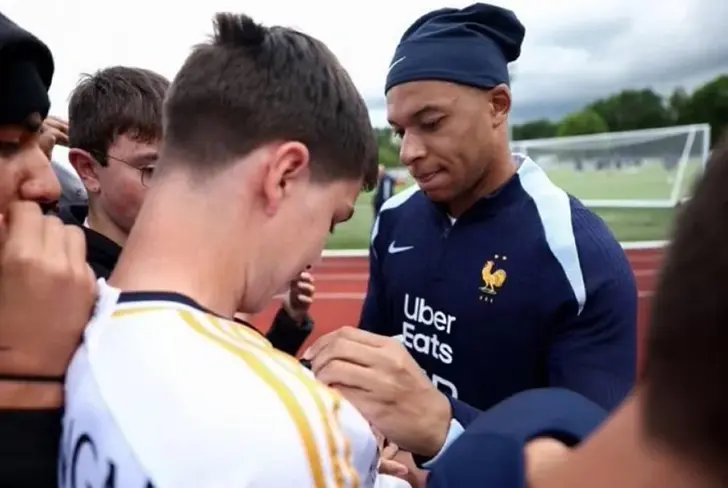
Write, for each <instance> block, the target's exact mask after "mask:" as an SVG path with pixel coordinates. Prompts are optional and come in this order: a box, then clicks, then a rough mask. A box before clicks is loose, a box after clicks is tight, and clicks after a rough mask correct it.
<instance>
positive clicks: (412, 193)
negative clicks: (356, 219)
mask: <svg viewBox="0 0 728 488" xmlns="http://www.w3.org/2000/svg"><path fill="white" fill-rule="evenodd" d="M426 198H427V197H426V196H425V195H424V193H423V192H422V190H420V188H419V187H418V186H417V185H412V186H410V187H409V188H406V189H404V190H402V191H400V192H399V193H397V194H395V195H394V196H392V197H391V198H389V199H388V200H386V201H385V202H384V204H382V208H381V209H380V210H379V215H377V219H376V221H375V222H374V229H373V230H372V238H371V240H372V243H374V240H375V239H376V237H377V236H378V235H380V234H386V233H388V230H389V229H391V228H392V227H393V226H395V225H396V224H397V222H399V221H400V220H401V219H402V216H403V215H406V214H409V213H411V212H418V211H419V210H420V209H421V208H422V206H423V205H424V204H426V203H427V202H426Z"/></svg>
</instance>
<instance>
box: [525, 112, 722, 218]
mask: <svg viewBox="0 0 728 488" xmlns="http://www.w3.org/2000/svg"><path fill="white" fill-rule="evenodd" d="M511 148H512V151H513V152H516V153H521V154H525V155H527V156H529V157H530V158H531V159H533V160H534V161H535V162H536V163H537V164H539V165H540V166H541V167H542V168H543V169H544V170H545V171H546V173H547V174H548V175H549V176H550V177H551V179H552V180H553V181H554V183H556V184H557V185H559V186H560V187H562V188H563V189H564V190H566V191H567V192H569V193H571V194H572V195H574V196H575V197H577V198H579V199H580V200H582V202H584V204H585V205H587V206H589V207H613V208H671V207H674V206H675V205H676V204H677V203H678V202H679V201H680V200H681V199H683V198H684V197H686V196H687V193H688V192H689V190H690V187H691V185H692V182H693V180H694V178H695V176H697V175H698V174H699V173H700V172H701V171H702V169H703V165H704V164H705V162H706V160H707V157H708V153H709V148H710V126H709V125H707V124H696V125H686V126H676V127H663V128H659V129H647V130H638V131H629V132H608V133H603V134H594V135H586V136H574V137H558V138H549V139H531V140H526V141H513V142H512V143H511Z"/></svg>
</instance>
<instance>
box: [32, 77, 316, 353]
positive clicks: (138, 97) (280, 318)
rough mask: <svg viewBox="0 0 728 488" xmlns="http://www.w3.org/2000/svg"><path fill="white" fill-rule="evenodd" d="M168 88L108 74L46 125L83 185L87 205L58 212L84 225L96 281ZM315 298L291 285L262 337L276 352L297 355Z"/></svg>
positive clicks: (147, 164)
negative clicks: (63, 115) (64, 148)
mask: <svg viewBox="0 0 728 488" xmlns="http://www.w3.org/2000/svg"><path fill="white" fill-rule="evenodd" d="M168 88H169V80H167V79H166V78H164V77H163V76H161V75H159V74H157V73H155V72H153V71H149V70H146V69H142V68H132V67H126V66H114V67H111V68H106V69H103V70H100V71H97V72H96V73H94V74H93V75H87V76H85V77H84V78H83V79H82V80H81V81H80V82H79V84H78V85H77V86H76V88H75V90H74V91H73V93H72V94H71V98H70V102H69V106H68V115H69V120H68V123H67V124H66V123H64V122H63V121H61V120H59V119H57V118H49V119H48V120H47V122H46V124H45V125H46V129H47V131H49V132H52V133H53V135H54V137H55V139H56V142H57V143H59V144H64V142H65V141H67V144H68V146H69V153H68V158H69V161H70V162H71V165H72V166H73V167H74V169H75V170H76V172H77V173H78V175H79V177H80V178H81V180H82V181H83V185H84V186H85V187H86V192H87V194H88V205H84V204H77V205H67V206H62V207H61V209H60V212H59V215H60V217H61V219H63V221H64V222H66V223H67V224H75V225H78V226H82V227H83V230H84V232H85V234H86V242H87V246H88V249H87V259H88V262H89V264H90V265H91V267H92V268H93V270H94V272H95V273H96V276H97V277H99V278H108V277H109V276H110V275H111V272H112V271H113V269H114V267H115V266H116V262H117V260H118V259H119V255H120V254H121V249H122V247H123V246H124V244H125V243H126V239H127V236H128V235H129V232H130V230H131V228H132V226H133V225H134V221H135V220H136V218H137V214H138V213H139V209H140V207H141V204H142V201H143V200H144V196H145V194H146V190H147V188H148V187H149V186H150V185H151V182H152V177H153V175H154V168H155V163H156V161H157V154H158V149H159V141H160V139H161V137H162V103H163V101H164V97H165V95H166V92H167V89H168ZM64 132H65V133H66V134H64ZM66 135H67V137H66ZM314 293H315V288H314V284H313V278H312V277H311V275H310V274H309V273H308V272H302V273H301V274H300V275H299V276H298V277H297V278H296V279H295V280H293V281H292V282H291V286H290V289H289V292H288V294H287V295H286V296H285V297H284V300H283V304H282V306H281V308H280V310H279V311H278V313H277V314H276V315H275V318H274V319H273V323H272V325H271V327H270V329H269V331H268V333H267V335H266V337H267V338H268V340H269V341H270V342H271V343H272V344H273V346H274V347H276V348H277V349H279V350H281V351H284V352H286V353H288V354H291V355H295V354H296V353H297V352H298V350H299V349H300V348H301V346H302V345H303V343H304V342H305V341H306V339H307V338H308V337H309V335H311V332H312V331H313V327H314V323H313V320H312V319H311V317H310V316H309V315H308V310H309V308H310V306H311V304H312V302H313V300H314ZM240 312H243V313H244V312H246V310H241V311H240ZM243 316H244V317H245V319H246V320H244V321H242V323H243V324H244V325H246V326H250V327H252V325H251V324H250V323H249V322H248V321H247V319H249V318H250V317H249V316H247V314H245V315H243Z"/></svg>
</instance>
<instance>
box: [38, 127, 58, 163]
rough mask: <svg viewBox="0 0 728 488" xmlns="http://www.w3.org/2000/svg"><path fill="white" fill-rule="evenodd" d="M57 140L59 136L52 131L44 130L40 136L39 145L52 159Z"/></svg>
mask: <svg viewBox="0 0 728 488" xmlns="http://www.w3.org/2000/svg"><path fill="white" fill-rule="evenodd" d="M56 140H57V137H56V135H55V133H54V132H52V131H47V132H43V133H42V134H40V135H39V136H38V145H39V146H40V148H41V150H42V151H43V154H45V155H46V156H47V157H48V159H51V154H52V153H53V148H54V147H55V146H56Z"/></svg>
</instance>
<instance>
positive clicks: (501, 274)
mask: <svg viewBox="0 0 728 488" xmlns="http://www.w3.org/2000/svg"><path fill="white" fill-rule="evenodd" d="M507 259H508V258H507V257H506V256H499V255H497V254H496V255H495V256H493V259H491V260H488V261H486V263H485V266H483V270H482V271H481V278H482V279H483V286H481V287H480V291H481V292H482V293H483V295H482V296H481V297H480V299H481V300H483V301H486V302H493V298H492V297H494V296H495V295H497V294H498V289H499V288H500V287H502V286H503V284H504V283H505V282H506V277H507V274H506V271H505V270H504V269H496V262H497V261H506V260H507Z"/></svg>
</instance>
